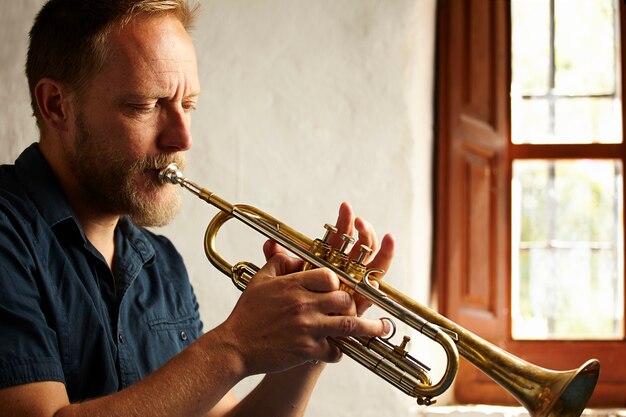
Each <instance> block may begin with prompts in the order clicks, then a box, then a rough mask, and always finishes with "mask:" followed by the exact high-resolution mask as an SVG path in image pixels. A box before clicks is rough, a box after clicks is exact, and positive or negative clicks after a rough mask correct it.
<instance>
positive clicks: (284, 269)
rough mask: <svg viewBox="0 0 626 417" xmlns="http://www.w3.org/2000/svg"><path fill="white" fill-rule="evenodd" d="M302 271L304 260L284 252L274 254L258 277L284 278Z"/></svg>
mask: <svg viewBox="0 0 626 417" xmlns="http://www.w3.org/2000/svg"><path fill="white" fill-rule="evenodd" d="M301 269H302V260H301V259H299V258H294V257H293V256H289V255H287V254H286V253H284V252H280V251H279V252H276V253H274V254H273V255H272V256H271V257H270V258H269V259H268V260H267V263H266V264H265V265H264V266H263V268H261V270H260V271H259V272H258V273H257V275H267V276H273V277H277V276H282V275H287V274H292V273H294V272H297V271H300V270H301Z"/></svg>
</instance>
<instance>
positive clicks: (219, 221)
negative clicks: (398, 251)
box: [159, 164, 600, 417]
mask: <svg viewBox="0 0 626 417" xmlns="http://www.w3.org/2000/svg"><path fill="white" fill-rule="evenodd" d="M159 179H160V181H161V182H162V183H171V184H178V185H180V186H181V187H183V188H184V189H186V190H188V191H190V192H192V193H193V194H195V195H196V196H197V197H199V198H200V199H202V200H204V201H206V202H207V203H209V204H211V205H213V206H215V207H216V208H218V209H219V210H220V212H218V214H217V215H216V216H215V217H214V218H213V219H212V220H211V222H210V223H209V225H208V227H207V230H206V234H205V252H206V254H207V257H208V259H209V260H210V261H211V263H212V264H213V265H214V266H215V267H216V268H217V269H219V270H220V271H222V272H223V273H224V274H226V275H228V276H230V277H231V279H232V280H233V283H234V284H235V285H236V286H237V288H239V289H240V290H244V289H245V287H246V285H247V284H248V282H249V281H250V279H251V277H252V276H253V275H254V274H255V273H256V272H257V271H258V270H259V268H258V267H257V266H255V265H253V264H251V263H249V262H239V263H237V264H235V265H231V264H229V263H228V262H226V261H225V260H224V259H223V258H222V257H221V256H220V255H219V254H218V253H217V251H216V250H215V239H216V236H217V233H218V231H219V229H220V227H221V226H222V225H223V224H224V223H225V222H227V221H228V220H230V219H231V218H236V219H238V220H240V221H241V222H243V223H245V224H246V225H248V226H250V227H251V228H253V229H254V230H256V231H257V232H259V233H261V234H263V235H264V236H266V237H267V238H269V239H272V240H274V241H276V242H277V243H278V244H280V245H281V246H283V247H284V248H286V249H287V250H289V251H291V252H293V253H294V254H296V255H297V256H299V257H300V258H302V259H303V260H304V261H305V265H306V267H305V268H311V267H323V268H329V269H331V270H332V271H333V272H335V273H336V274H337V276H338V277H339V279H340V280H341V282H342V284H343V285H345V286H346V287H347V288H348V289H349V290H350V291H353V292H354V293H357V294H360V295H361V296H363V297H365V298H366V299H367V300H369V301H371V302H372V303H373V304H375V305H376V306H378V307H379V308H381V309H383V310H385V311H386V312H387V313H389V314H390V315H392V316H393V317H395V318H396V319H398V320H401V321H402V322H404V323H405V324H407V325H409V326H411V327H412V328H413V329H415V330H417V331H419V332H420V333H422V334H424V335H425V336H427V337H429V338H431V339H432V340H434V341H435V342H437V343H439V344H440V345H441V347H442V348H443V349H444V351H445V352H446V355H447V359H448V365H447V367H446V370H445V372H444V375H443V376H442V377H441V379H440V380H439V381H437V382H436V383H433V382H432V381H431V379H430V376H429V374H428V372H429V371H430V369H429V368H428V367H427V366H426V365H424V364H422V363H421V362H420V361H418V360H417V359H415V358H414V357H412V356H411V355H410V354H409V353H408V352H407V351H406V350H405V348H406V344H407V341H408V338H407V337H405V338H404V340H403V342H401V343H400V344H399V345H394V344H392V343H391V342H390V341H389V339H390V338H391V336H389V337H385V338H379V337H374V338H371V339H370V338H359V337H337V338H333V339H332V340H333V342H334V343H336V344H337V345H338V346H339V348H340V349H341V350H342V352H343V353H345V354H346V355H347V356H349V357H350V358H352V359H354V360H356V361H357V362H358V363H360V364H361V365H363V366H365V367H366V368H367V369H369V370H370V371H372V372H374V373H375V374H377V375H378V376H380V377H382V378H383V379H385V380H386V381H387V382H389V383H391V384H392V385H394V386H395V387H396V388H398V389H400V390H401V391H403V392H404V393H405V394H407V395H410V396H412V397H415V398H416V399H417V402H418V404H420V405H430V404H433V403H434V402H435V400H434V398H435V397H436V396H438V395H440V394H442V393H443V392H445V391H446V390H447V389H448V388H449V387H450V385H451V384H452V382H453V380H454V378H455V376H456V373H457V369H458V361H459V359H458V355H459V353H460V354H461V355H462V356H463V357H464V358H465V359H466V360H468V361H469V362H470V363H472V364H473V365H474V366H476V367H477V368H478V369H480V370H481V371H482V372H483V373H485V374H486V375H488V376H489V377H490V378H491V379H493V380H494V381H495V382H496V383H498V384H499V385H500V386H502V387H503V388H505V389H506V390H507V391H509V392H510V393H511V394H512V395H513V396H514V397H515V398H516V399H517V400H518V401H519V402H520V404H521V405H523V406H524V407H525V408H526V409H527V410H528V412H529V413H530V415H531V416H532V417H556V416H563V417H578V416H580V415H581V413H582V412H583V410H584V408H585V406H586V404H587V401H588V400H589V398H590V397H591V394H592V393H593V390H594V388H595V385H596V382H597V379H598V376H599V372H600V363H599V361H598V360H596V359H591V360H588V361H587V362H586V363H584V364H583V365H582V366H581V367H580V368H578V369H573V370H569V371H553V370H549V369H544V368H541V367H539V366H536V365H533V364H531V363H529V362H526V361H524V360H522V359H520V358H517V357H516V356H514V355H512V354H510V353H508V352H506V351H504V350H502V349H500V348H498V347H497V346H495V345H493V344H491V343H489V342H487V341H486V340H483V339H481V338H479V337H478V336H476V335H474V334H473V333H471V332H469V331H468V330H466V329H464V328H462V327H461V326H459V325H457V324H455V323H454V322H452V321H451V320H448V319H447V318H445V317H443V316H441V315H440V314H438V313H436V312H434V311H433V310H431V309H429V308H428V307H426V306H424V305H422V304H420V303H418V302H416V301H415V300H413V299H411V298H410V297H407V296H406V295H404V294H402V293H401V292H399V291H398V290H395V289H394V288H392V287H391V286H389V285H388V284H386V283H384V282H382V281H378V280H375V278H373V277H372V275H375V274H377V273H382V272H383V271H380V270H376V269H373V270H372V269H371V270H367V269H366V267H365V266H364V265H363V263H362V260H363V258H364V257H365V256H366V255H367V254H368V248H365V247H364V248H362V252H361V253H362V256H360V257H359V259H358V260H350V259H348V256H347V255H346V253H345V252H346V249H347V246H348V245H349V244H351V243H352V241H353V240H352V239H351V238H350V237H349V236H346V237H345V238H344V242H345V243H344V245H342V248H341V249H339V250H337V249H334V248H332V247H331V246H330V245H329V244H328V243H326V240H327V238H328V236H329V233H332V232H335V231H336V229H334V228H333V226H329V225H327V226H326V228H327V233H326V236H325V237H324V238H323V239H315V240H312V239H310V238H308V237H306V236H304V235H302V234H301V233H299V232H297V231H296V230H294V229H292V228H291V227H289V226H287V225H285V224H283V223H281V222H279V221H278V220H277V219H275V218H273V217H271V216H270V215H268V214H266V213H264V212H263V211H261V210H259V209H257V208H255V207H252V206H248V205H233V204H231V203H229V202H227V201H225V200H223V199H222V198H220V197H218V196H217V195H215V194H214V193H212V192H211V191H209V190H207V189H204V188H200V187H199V186H198V185H196V184H194V183H193V182H191V181H189V180H188V179H187V178H185V177H184V176H183V174H182V172H181V171H180V170H179V169H178V166H176V164H171V165H169V166H168V167H166V168H164V169H162V170H161V171H160V172H159ZM373 280H375V281H376V282H377V283H378V288H377V287H376V286H374V285H372V281H373ZM394 328H395V326H394Z"/></svg>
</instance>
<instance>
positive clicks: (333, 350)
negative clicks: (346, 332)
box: [319, 339, 343, 363]
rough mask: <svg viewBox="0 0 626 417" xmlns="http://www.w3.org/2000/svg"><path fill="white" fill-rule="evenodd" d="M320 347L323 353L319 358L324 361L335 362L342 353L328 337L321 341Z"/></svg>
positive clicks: (339, 358)
mask: <svg viewBox="0 0 626 417" xmlns="http://www.w3.org/2000/svg"><path fill="white" fill-rule="evenodd" d="M322 347H323V352H324V353H323V355H322V356H321V357H320V359H319V360H321V361H324V362H326V363H337V362H339V361H340V360H341V357H342V356H343V354H342V353H341V350H340V349H339V347H338V346H337V345H336V344H335V343H333V342H332V341H330V340H329V339H324V342H323V343H322Z"/></svg>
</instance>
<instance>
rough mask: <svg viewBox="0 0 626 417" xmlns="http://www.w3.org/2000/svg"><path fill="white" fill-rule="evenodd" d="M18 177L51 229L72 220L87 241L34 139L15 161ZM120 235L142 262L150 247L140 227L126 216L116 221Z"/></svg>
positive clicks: (151, 249)
mask: <svg viewBox="0 0 626 417" xmlns="http://www.w3.org/2000/svg"><path fill="white" fill-rule="evenodd" d="M15 171H16V173H17V177H18V179H19V180H20V181H21V182H22V184H24V187H25V188H26V191H27V193H28V194H29V196H30V198H31V199H32V200H33V202H34V203H35V205H36V206H37V208H38V209H39V212H40V213H41V215H42V217H43V218H44V219H45V221H46V222H47V223H48V225H49V226H50V227H51V228H52V229H53V230H55V231H57V230H58V231H59V232H60V231H61V230H67V229H66V227H71V226H70V225H71V224H73V228H74V230H76V231H77V232H78V233H80V237H81V238H82V240H83V241H84V242H87V237H86V236H85V232H84V230H83V228H82V226H81V224H80V221H79V220H78V217H76V214H75V213H74V210H73V209H72V207H71V206H70V204H69V202H68V200H67V197H66V196H65V193H64V192H63V190H62V189H61V186H60V184H59V183H58V181H57V179H56V176H55V175H54V172H53V171H52V168H50V165H49V164H48V161H46V158H44V156H43V154H42V153H41V150H40V149H39V144H38V143H33V144H32V145H30V146H29V147H28V148H26V149H25V150H24V151H23V152H22V154H21V155H20V156H19V157H18V158H17V160H16V161H15ZM117 229H120V230H119V231H121V233H122V236H123V237H124V238H126V239H128V243H129V244H130V246H131V247H132V248H133V249H134V250H135V252H136V253H137V254H138V255H139V257H140V258H141V260H142V262H143V263H146V262H148V261H149V260H150V259H151V258H152V257H153V256H154V253H155V252H154V247H153V246H152V244H151V243H150V241H149V240H148V239H147V238H146V236H145V234H144V233H143V232H142V229H141V228H138V227H136V226H135V225H134V224H132V222H131V221H130V220H128V219H127V218H122V219H120V221H119V222H118V225H117Z"/></svg>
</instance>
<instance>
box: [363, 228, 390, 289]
mask: <svg viewBox="0 0 626 417" xmlns="http://www.w3.org/2000/svg"><path fill="white" fill-rule="evenodd" d="M395 249H396V239H395V238H394V237H393V235H392V234H389V233H388V234H386V235H385V236H383V240H382V241H381V243H380V250H379V251H378V253H377V254H376V256H374V258H373V259H372V261H371V262H370V263H369V264H367V268H368V269H372V268H378V269H382V270H383V271H388V270H389V268H390V267H391V261H392V260H393V255H394V252H395ZM374 278H377V279H378V278H381V277H380V276H378V275H376V276H374Z"/></svg>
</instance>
